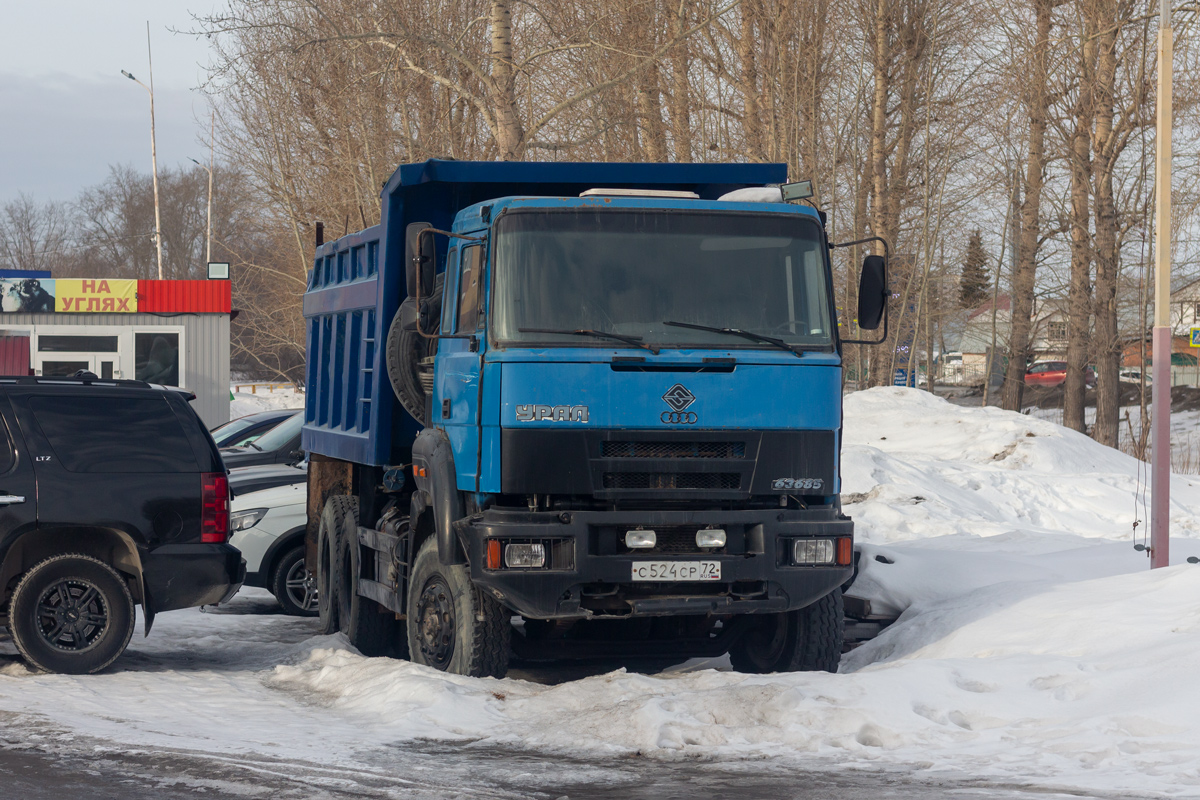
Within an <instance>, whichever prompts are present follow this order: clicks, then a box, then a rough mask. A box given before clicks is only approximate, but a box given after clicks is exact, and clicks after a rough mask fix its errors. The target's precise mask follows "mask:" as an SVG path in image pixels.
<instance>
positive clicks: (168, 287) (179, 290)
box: [137, 280, 233, 314]
mask: <svg viewBox="0 0 1200 800" xmlns="http://www.w3.org/2000/svg"><path fill="white" fill-rule="evenodd" d="M137 292H138V304H137V310H138V311H146V312H149V313H159V314H172V313H175V314H186V313H192V314H228V313H229V310H230V308H232V305H233V298H232V290H231V289H230V284H229V281H220V280H212V281H138V288H137Z"/></svg>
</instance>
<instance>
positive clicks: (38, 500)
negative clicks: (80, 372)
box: [0, 377, 246, 674]
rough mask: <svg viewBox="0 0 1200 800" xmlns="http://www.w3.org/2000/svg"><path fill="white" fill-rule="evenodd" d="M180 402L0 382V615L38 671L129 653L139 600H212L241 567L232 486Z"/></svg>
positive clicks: (223, 595) (96, 666)
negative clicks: (232, 538)
mask: <svg viewBox="0 0 1200 800" xmlns="http://www.w3.org/2000/svg"><path fill="white" fill-rule="evenodd" d="M189 397H190V395H189V393H186V392H183V391H180V390H177V389H169V388H165V387H162V386H153V385H151V384H148V383H143V382H141V381H105V380H90V379H86V378H83V379H73V378H25V377H21V378H0V612H2V613H3V614H4V617H3V620H0V621H2V622H3V624H4V625H5V626H6V627H7V628H8V631H9V633H11V634H12V638H13V641H14V643H15V644H16V646H17V649H18V650H20V652H21V655H22V656H24V657H25V659H26V660H27V661H28V662H29V663H30V664H32V665H33V666H35V667H38V668H41V669H43V670H48V671H51V672H68V673H75V674H82V673H89V672H97V671H99V670H102V669H104V668H105V667H107V666H108V665H109V664H111V663H112V662H113V661H114V660H116V658H117V656H119V655H121V653H122V652H124V650H125V647H126V645H128V644H129V639H130V637H131V636H132V635H133V627H134V619H135V615H134V605H135V604H136V603H140V604H141V606H142V611H143V614H144V616H145V630H146V633H147V634H149V632H150V625H151V623H152V622H153V621H154V615H155V614H157V613H158V612H160V611H170V610H172V609H177V608H190V607H192V606H200V605H206V604H210V603H218V602H221V601H223V600H227V599H228V598H230V597H232V596H233V594H234V592H236V591H237V590H238V588H239V587H240V586H241V583H242V580H243V578H244V577H245V572H246V566H245V562H244V561H243V560H242V557H241V553H239V552H238V550H237V549H236V548H234V547H232V546H231V545H229V544H228V542H227V540H228V538H229V481H228V477H227V476H226V473H225V467H224V465H223V464H222V463H221V457H220V455H219V453H218V452H217V447H216V445H215V444H214V443H213V440H212V437H211V436H209V434H208V431H207V430H206V429H205V426H204V423H203V422H201V421H200V418H199V417H198V416H196V413H195V412H194V411H193V410H192V408H191V406H189V405H188V400H189Z"/></svg>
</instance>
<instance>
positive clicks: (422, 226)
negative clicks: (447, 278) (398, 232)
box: [404, 222, 437, 297]
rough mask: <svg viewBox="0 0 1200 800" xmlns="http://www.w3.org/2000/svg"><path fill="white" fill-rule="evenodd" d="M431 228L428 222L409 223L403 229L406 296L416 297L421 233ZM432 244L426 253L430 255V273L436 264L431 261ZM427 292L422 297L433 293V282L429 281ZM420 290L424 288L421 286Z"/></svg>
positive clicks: (433, 270)
mask: <svg viewBox="0 0 1200 800" xmlns="http://www.w3.org/2000/svg"><path fill="white" fill-rule="evenodd" d="M432 227H433V226H432V225H430V224H429V223H428V222H410V223H409V224H408V227H406V228H405V229H404V271H405V273H404V274H405V278H406V279H407V283H408V287H407V288H408V296H409V297H416V296H417V274H418V272H419V271H420V265H421V259H422V256H423V254H422V253H421V238H422V237H421V234H422V232H423V231H426V230H429V229H431V228H432ZM432 245H433V243H432V242H430V245H429V248H428V250H427V251H426V252H427V253H429V254H430V265H431V266H430V272H431V273H432V272H435V271H436V270H437V267H436V264H435V263H434V261H433V257H432V253H433V246H432ZM428 286H429V290H428V291H425V292H422V294H423V295H428V294H429V292H432V291H433V280H432V278H431V279H430V282H429V284H428ZM421 288H425V287H424V286H422V287H421Z"/></svg>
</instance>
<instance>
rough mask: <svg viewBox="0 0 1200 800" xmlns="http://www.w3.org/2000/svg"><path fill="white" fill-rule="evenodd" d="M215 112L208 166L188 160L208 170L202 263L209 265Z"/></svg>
mask: <svg viewBox="0 0 1200 800" xmlns="http://www.w3.org/2000/svg"><path fill="white" fill-rule="evenodd" d="M216 125H217V112H216V111H215V110H214V111H213V112H212V121H211V122H210V123H209V128H208V166H207V167H204V165H203V164H201V163H200V162H199V161H197V160H196V159H194V158H192V159H189V160H190V161H191V162H192V163H193V164H195V165H196V166H198V167H204V168H205V169H207V170H208V232H207V233H206V234H205V236H204V261H205V263H210V262H211V261H212V189H213V136H214V133H215V132H216Z"/></svg>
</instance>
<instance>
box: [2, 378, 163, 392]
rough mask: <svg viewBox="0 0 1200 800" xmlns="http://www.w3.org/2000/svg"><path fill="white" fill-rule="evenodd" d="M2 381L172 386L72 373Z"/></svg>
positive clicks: (30, 383)
mask: <svg viewBox="0 0 1200 800" xmlns="http://www.w3.org/2000/svg"><path fill="white" fill-rule="evenodd" d="M0 383H15V384H17V385H20V386H29V385H37V384H68V385H76V386H121V387H130V388H138V389H154V388H162V389H165V388H170V387H165V386H162V387H159V386H157V384H151V383H146V382H145V381H131V380H119V379H117V378H107V379H105V378H75V377H72V376H70V375H5V376H0Z"/></svg>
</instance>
